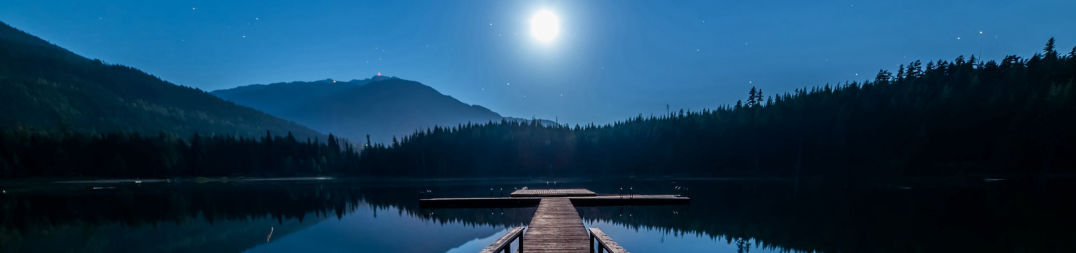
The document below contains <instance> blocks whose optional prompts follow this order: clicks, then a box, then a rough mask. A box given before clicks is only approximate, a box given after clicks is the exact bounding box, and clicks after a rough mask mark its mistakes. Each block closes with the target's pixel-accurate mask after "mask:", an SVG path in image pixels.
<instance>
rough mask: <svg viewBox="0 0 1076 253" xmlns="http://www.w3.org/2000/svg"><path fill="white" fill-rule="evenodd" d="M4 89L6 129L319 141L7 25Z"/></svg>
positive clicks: (0, 95)
mask: <svg viewBox="0 0 1076 253" xmlns="http://www.w3.org/2000/svg"><path fill="white" fill-rule="evenodd" d="M0 90H2V92H0V113H2V116H0V127H6V128H11V127H25V128H34V129H45V130H62V131H67V130H73V131H89V132H117V131H124V132H127V131H133V132H139V133H144V134H157V133H160V132H168V133H174V134H178V135H181V136H189V135H192V134H194V133H200V134H205V135H213V134H219V135H239V136H250V137H252V136H263V135H265V134H266V131H269V132H272V133H273V134H274V135H284V134H286V133H287V132H292V133H293V134H294V135H295V136H297V137H317V136H321V134H320V133H318V132H316V131H313V130H311V129H309V128H306V127H303V126H300V125H298V124H295V123H292V122H288V121H286V120H282V119H279V118H276V117H273V116H270V115H268V114H265V113H263V112H259V111H257V110H254V109H251V108H247V107H244V106H239V105H236V104H234V103H231V102H227V101H224V100H222V99H220V98H217V97H215V96H213V95H210V94H208V93H206V92H204V91H201V90H198V89H194V88H190V87H184V86H178V85H175V84H172V83H169V82H167V81H164V80H161V79H160V78H157V77H155V76H152V75H149V74H146V73H145V72H142V71H140V70H137V69H134V68H131V67H127V66H121V65H113V64H106V63H102V62H101V61H100V60H90V59H87V58H85V57H82V56H79V55H77V54H75V53H72V52H70V51H68V50H66V49H63V48H61V47H59V46H56V45H53V44H51V43H49V42H47V41H45V40H42V39H40V38H37V37H35V36H33V35H30V34H27V33H25V32H22V31H19V30H18V29H15V28H13V27H11V26H8V25H7V24H4V23H2V22H0Z"/></svg>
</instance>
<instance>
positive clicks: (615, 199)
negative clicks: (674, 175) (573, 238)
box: [418, 195, 691, 208]
mask: <svg viewBox="0 0 1076 253" xmlns="http://www.w3.org/2000/svg"><path fill="white" fill-rule="evenodd" d="M562 198H566V199H568V200H569V201H571V202H572V205H574V206H638V205H686V204H689V203H690V202H691V198H688V197H684V196H677V195H597V196H579V197H562ZM542 199H543V198H542V197H490V198H432V199H420V200H419V201H418V205H419V207H421V208H512V207H532V206H537V205H538V203H539V202H540V201H541V200H542Z"/></svg>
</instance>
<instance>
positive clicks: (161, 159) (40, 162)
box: [0, 129, 358, 178]
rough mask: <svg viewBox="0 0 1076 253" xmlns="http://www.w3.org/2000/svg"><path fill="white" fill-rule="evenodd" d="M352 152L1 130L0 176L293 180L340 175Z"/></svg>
mask: <svg viewBox="0 0 1076 253" xmlns="http://www.w3.org/2000/svg"><path fill="white" fill-rule="evenodd" d="M356 166H358V152H357V151H356V150H354V149H353V148H352V146H351V145H349V144H345V143H344V142H343V141H342V140H341V139H338V138H337V137H335V136H332V135H329V137H328V139H327V140H326V141H325V142H321V141H319V140H317V139H314V140H311V139H309V138H307V139H306V140H302V141H300V140H297V139H296V138H295V136H294V135H292V134H291V133H290V132H289V133H288V134H287V135H286V136H273V135H270V134H269V133H268V132H267V133H266V135H265V136H264V137H261V138H239V137H234V136H203V135H199V134H194V135H193V136H191V137H189V138H182V137H178V136H175V135H170V134H164V133H162V134H159V135H156V136H144V135H141V134H138V133H106V134H93V133H84V132H79V133H76V132H55V131H39V130H26V129H7V130H0V178H18V177H157V178H160V177H183V176H295V175H326V174H340V173H342V172H343V171H345V170H348V169H349V168H355V167H356Z"/></svg>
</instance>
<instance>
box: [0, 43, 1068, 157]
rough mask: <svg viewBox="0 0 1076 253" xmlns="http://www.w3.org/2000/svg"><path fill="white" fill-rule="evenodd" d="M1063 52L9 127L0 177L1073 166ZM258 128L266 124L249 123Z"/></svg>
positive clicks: (1, 139)
mask: <svg viewBox="0 0 1076 253" xmlns="http://www.w3.org/2000/svg"><path fill="white" fill-rule="evenodd" d="M1074 76H1076V49H1074V50H1073V51H1072V52H1070V53H1067V54H1065V55H1062V54H1059V53H1057V51H1056V50H1055V49H1054V42H1053V40H1050V42H1049V43H1048V44H1047V46H1046V48H1045V50H1044V52H1043V53H1040V54H1036V55H1034V56H1032V57H1030V58H1027V59H1024V58H1021V57H1017V56H1009V57H1006V58H1004V59H1003V60H1001V61H987V62H983V61H979V60H978V59H975V58H969V59H965V58H963V57H958V58H956V59H954V60H952V61H935V62H927V63H923V62H920V61H915V62H912V63H910V64H908V65H907V66H901V68H900V69H898V70H897V71H896V73H892V72H890V71H886V70H882V71H880V72H879V73H878V75H877V76H876V78H874V79H873V80H869V81H864V82H851V83H844V84H839V85H825V86H821V87H814V88H809V89H800V90H796V91H794V92H789V93H782V94H776V95H772V96H771V95H768V94H767V93H764V92H763V91H762V90H758V89H754V88H752V89H751V90H750V91H748V98H747V100H746V101H739V102H737V103H736V104H735V105H730V106H722V107H718V108H715V109H712V110H703V111H696V112H689V111H681V112H677V113H671V114H669V115H662V116H660V117H654V116H652V117H643V116H638V117H635V118H631V119H627V120H625V121H622V122H617V123H614V124H609V125H585V126H574V127H568V126H563V125H556V124H544V123H542V122H540V121H531V122H523V121H515V120H507V119H503V120H502V121H500V122H496V123H486V124H465V125H459V126H456V127H434V128H431V129H429V130H426V131H419V132H417V133H415V134H413V135H410V136H407V137H404V138H401V139H398V140H397V139H394V140H392V141H390V142H389V143H383V144H382V143H374V144H373V145H371V146H369V147H367V148H364V149H362V151H361V154H360V152H359V151H356V150H353V149H351V148H349V146H348V145H346V144H342V143H341V141H339V140H337V139H335V137H334V138H333V139H331V140H330V141H329V142H328V143H320V142H318V140H316V139H314V140H308V139H306V138H301V137H298V138H297V137H295V136H291V135H288V136H274V134H272V133H269V134H267V135H263V136H265V137H261V138H257V139H255V138H236V137H227V136H217V137H201V136H195V137H193V138H185V137H175V136H174V135H166V134H160V135H156V137H154V135H148V136H146V135H138V134H120V133H112V134H87V133H81V132H48V131H30V130H18V129H16V130H9V131H5V132H2V134H0V145H2V146H0V177H26V176H154V177H167V176H203V175H213V176H218V175H219V176H240V175H324V174H332V175H358V176H408V177H475V176H479V177H489V176H561V177H567V176H572V175H584V174H586V175H611V176H759V177H780V178H793V177H797V178H799V177H808V178H812V177H827V178H896V177H936V176H981V177H1044V176H1072V175H1073V173H1076V132H1074V131H1073V129H1076V117H1074V116H1076V93H1074V91H1073V87H1074V85H1076V84H1074V80H1073V78H1074ZM263 133H264V132H263Z"/></svg>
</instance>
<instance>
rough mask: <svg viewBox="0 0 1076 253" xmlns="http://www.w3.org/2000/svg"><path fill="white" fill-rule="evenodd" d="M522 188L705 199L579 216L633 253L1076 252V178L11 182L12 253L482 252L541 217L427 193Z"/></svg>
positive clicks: (8, 231) (6, 247)
mask: <svg viewBox="0 0 1076 253" xmlns="http://www.w3.org/2000/svg"><path fill="white" fill-rule="evenodd" d="M547 181H549V182H548V183H547ZM554 181H555V183H554ZM523 186H529V187H531V188H543V187H586V188H590V189H593V190H595V191H599V192H603V193H617V192H618V191H620V188H621V187H624V188H629V189H633V191H634V192H636V193H640V194H645V193H664V194H668V193H681V194H685V195H688V196H690V197H692V198H693V200H692V203H691V204H690V205H685V206H624V207H588V208H579V211H580V212H581V214H582V217H583V218H584V220H585V223H586V225H587V226H588V227H598V228H601V229H602V230H604V231H606V233H608V234H609V235H610V236H611V237H613V239H615V240H617V241H618V242H619V243H620V244H621V245H623V246H624V247H625V248H627V249H628V250H630V251H632V252H688V251H694V252H789V251H794V252H799V251H820V252H1076V229H1074V228H1076V226H1074V225H1076V218H1073V214H1076V190H1074V189H1076V186H1073V185H1072V184H1070V183H1069V182H1063V181H1042V180H1038V181H1034V182H1022V181H1015V180H1002V181H996V180H986V181H983V180H954V181H947V182H931V183H926V182H920V183H902V184H860V185H855V186H852V185H848V184H838V183H832V182H829V183H805V182H800V183H795V182H787V181H772V180H670V179H664V180H630V181H616V182H603V181H580V180H570V179H569V180H565V179H558V180H440V181H412V180H381V181H365V180H295V181H239V182H236V181H232V182H202V183H196V182H153V183H150V182H143V183H141V184H135V183H131V182H80V183H34V184H30V183H17V182H16V183H12V182H8V183H6V185H0V187H3V191H5V192H4V193H0V252H477V251H478V250H479V249H481V248H483V247H485V246H486V245H487V244H489V243H490V242H491V241H493V240H495V239H496V238H497V237H499V236H500V234H501V233H502V232H503V231H504V230H505V228H507V227H512V226H519V225H524V224H526V223H527V222H529V221H530V216H531V214H532V213H533V212H534V209H533V208H506V209H420V208H418V201H417V199H419V198H425V197H462V196H491V195H500V194H507V193H508V192H511V190H512V188H514V187H523ZM491 188H492V189H493V191H491V190H490V189H491ZM502 188H503V189H504V190H503V193H502V191H501V189H502Z"/></svg>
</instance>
